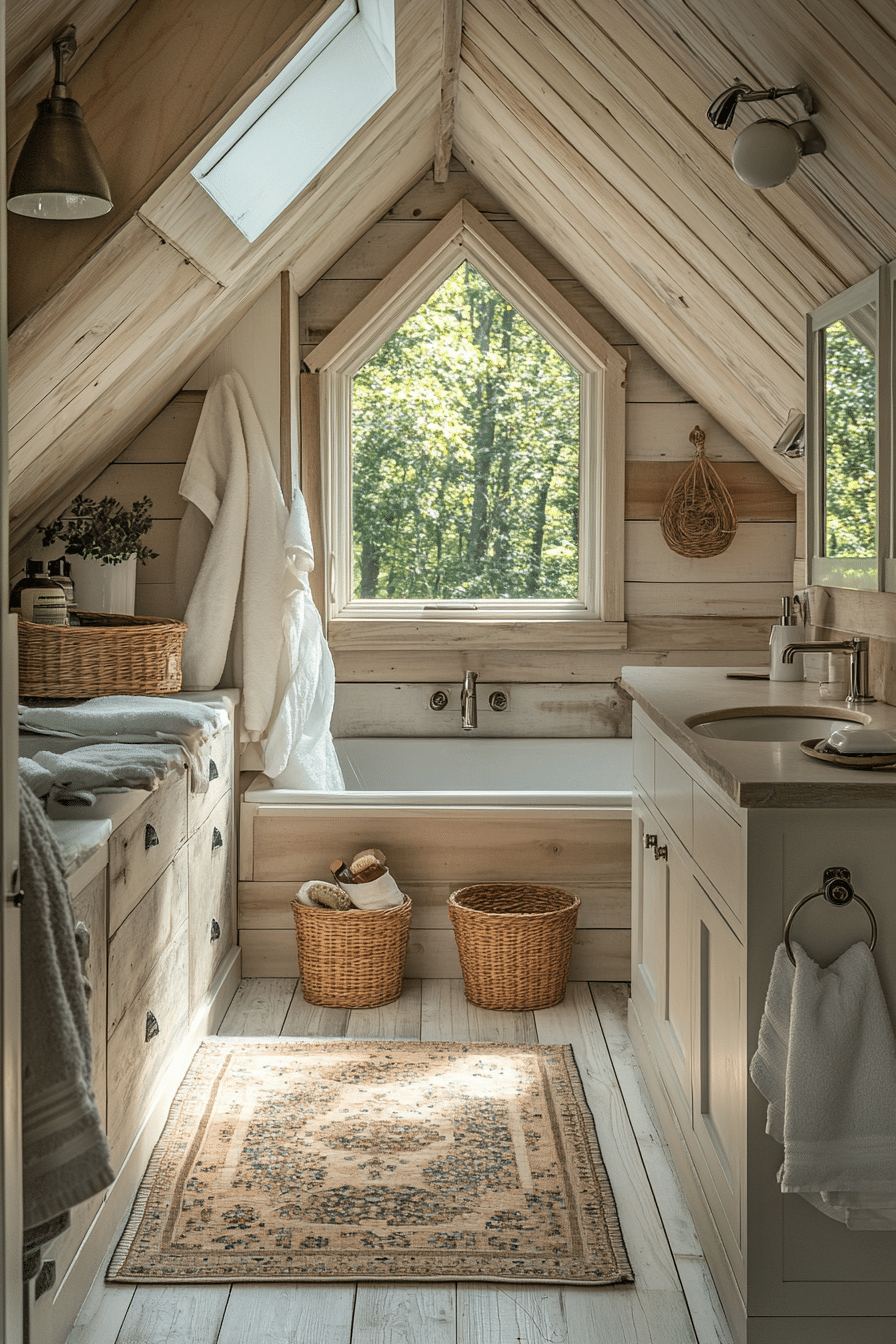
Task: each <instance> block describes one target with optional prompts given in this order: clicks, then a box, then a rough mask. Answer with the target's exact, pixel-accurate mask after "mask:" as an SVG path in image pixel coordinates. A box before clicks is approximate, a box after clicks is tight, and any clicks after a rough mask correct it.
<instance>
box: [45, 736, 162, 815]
mask: <svg viewBox="0 0 896 1344" xmlns="http://www.w3.org/2000/svg"><path fill="white" fill-rule="evenodd" d="M185 766H186V760H185V758H184V751H183V748H182V747H176V746H174V745H172V746H160V747H153V746H149V745H145V744H137V743H125V742H100V743H97V744H95V745H91V746H89V747H74V748H73V749H72V750H71V751H62V752H53V751H38V752H36V753H35V755H34V756H33V757H32V758H31V759H29V758H28V757H26V756H22V757H20V758H19V773H20V775H22V777H23V778H24V779H25V781H26V783H27V784H28V786H29V788H30V789H31V790H32V792H33V793H35V794H36V795H37V797H38V798H44V797H49V798H52V799H53V800H54V801H55V802H59V803H62V804H63V806H74V805H81V806H85V807H92V806H93V804H94V803H95V802H96V800H97V795H98V794H101V793H125V792H126V791H127V790H128V789H155V788H157V787H158V784H159V783H160V781H161V780H163V779H167V777H168V776H169V775H173V774H178V773H179V774H183V771H184V768H185Z"/></svg>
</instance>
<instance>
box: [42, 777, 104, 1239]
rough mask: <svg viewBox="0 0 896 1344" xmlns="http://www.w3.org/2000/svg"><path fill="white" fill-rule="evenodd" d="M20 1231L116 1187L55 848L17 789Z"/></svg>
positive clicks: (62, 876)
mask: <svg viewBox="0 0 896 1344" xmlns="http://www.w3.org/2000/svg"><path fill="white" fill-rule="evenodd" d="M19 851H20V862H21V882H22V890H23V892H24V900H23V902H22V939H21V948H22V952H21V955H22V1167H23V1172H22V1174H23V1190H24V1224H25V1227H26V1228H29V1227H35V1226H36V1225H37V1224H39V1223H42V1222H44V1221H45V1220H46V1219H48V1218H53V1217H55V1216H56V1215H57V1214H59V1213H62V1212H64V1210H66V1209H69V1208H71V1207H72V1205H74V1204H80V1203H81V1201H82V1200H85V1199H89V1198H90V1196H91V1195H95V1194H96V1193H97V1192H98V1191H100V1190H103V1189H105V1187H106V1186H107V1185H110V1184H111V1183H112V1181H113V1179H114V1172H113V1171H112V1167H111V1164H110V1161H109V1146H108V1143H107V1141H106V1136H105V1134H104V1133H103V1127H102V1124H101V1122H100V1116H99V1111H98V1110H97V1105H96V1100H95V1098H94V1094H93V1082H92V1078H91V1053H92V1052H91V1041H90V1020H89V1017H88V1013H87V999H86V995H85V989H84V980H83V976H82V972H81V963H80V959H79V955H78V946H77V940H76V936H75V920H74V915H73V913H72V907H71V901H70V899H69V893H68V887H67V885H66V881H65V872H64V869H63V866H62V859H61V856H60V853H59V847H58V846H57V844H56V840H55V838H54V836H53V832H52V830H51V828H50V824H49V822H48V821H47V817H46V814H45V813H44V810H43V808H42V807H41V804H40V803H39V802H38V800H37V798H35V796H34V794H33V793H32V792H31V790H30V789H29V788H28V786H27V785H26V784H24V783H23V782H22V781H21V780H20V781H19Z"/></svg>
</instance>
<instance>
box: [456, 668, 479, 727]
mask: <svg viewBox="0 0 896 1344" xmlns="http://www.w3.org/2000/svg"><path fill="white" fill-rule="evenodd" d="M476 677H477V673H475V672H465V673H464V684H463V687H462V688H461V693H460V721H461V726H462V727H463V728H465V729H470V728H475V727H476V725H477V722H478V720H477V718H476Z"/></svg>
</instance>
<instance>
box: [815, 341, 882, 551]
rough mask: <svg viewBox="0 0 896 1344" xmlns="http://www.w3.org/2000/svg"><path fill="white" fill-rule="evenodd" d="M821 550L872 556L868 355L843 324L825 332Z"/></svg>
mask: <svg viewBox="0 0 896 1344" xmlns="http://www.w3.org/2000/svg"><path fill="white" fill-rule="evenodd" d="M824 341H825V347H824V348H825V434H824V503H825V554H826V555H829V556H874V555H876V554H877V531H876V528H877V463H876V456H875V442H876V436H875V398H876V390H877V384H876V369H875V359H874V354H873V352H872V351H871V350H869V349H868V347H867V346H866V345H864V344H863V343H862V341H860V340H859V339H858V338H857V337H856V336H855V335H854V334H853V332H851V331H850V330H849V328H848V327H847V326H846V325H845V323H843V322H835V323H833V324H832V325H831V326H829V327H828V328H827V329H826V330H825V336H824Z"/></svg>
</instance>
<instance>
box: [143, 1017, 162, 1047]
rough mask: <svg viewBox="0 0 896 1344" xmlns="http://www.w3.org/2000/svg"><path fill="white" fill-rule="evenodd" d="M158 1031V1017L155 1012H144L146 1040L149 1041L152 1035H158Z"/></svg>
mask: <svg viewBox="0 0 896 1344" xmlns="http://www.w3.org/2000/svg"><path fill="white" fill-rule="evenodd" d="M159 1031H160V1027H159V1019H158V1018H157V1017H156V1015H155V1013H147V1014H146V1038H145V1039H146V1040H147V1041H151V1040H152V1038H153V1036H158V1034H159Z"/></svg>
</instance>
